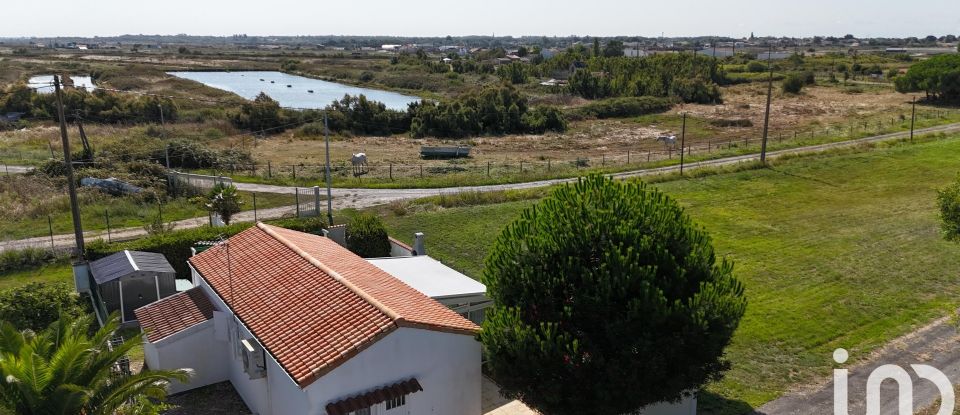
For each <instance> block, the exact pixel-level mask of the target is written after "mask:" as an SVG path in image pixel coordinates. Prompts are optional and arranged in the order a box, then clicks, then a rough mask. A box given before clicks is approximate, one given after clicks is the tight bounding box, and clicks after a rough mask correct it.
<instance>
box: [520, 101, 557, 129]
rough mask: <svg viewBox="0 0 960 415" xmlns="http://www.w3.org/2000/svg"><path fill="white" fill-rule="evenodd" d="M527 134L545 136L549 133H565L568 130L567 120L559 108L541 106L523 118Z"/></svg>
mask: <svg viewBox="0 0 960 415" xmlns="http://www.w3.org/2000/svg"><path fill="white" fill-rule="evenodd" d="M521 121H522V122H523V125H524V126H525V127H526V130H527V132H530V133H533V134H543V133H545V132H547V131H556V132H563V131H566V130H567V120H566V119H564V117H563V112H562V111H560V109H559V108H557V107H552V106H540V107H536V108H534V109H533V110H532V111H529V112H527V113H526V114H523V117H521Z"/></svg>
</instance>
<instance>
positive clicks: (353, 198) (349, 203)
mask: <svg viewBox="0 0 960 415" xmlns="http://www.w3.org/2000/svg"><path fill="white" fill-rule="evenodd" d="M941 132H942V133H951V132H960V123H955V124H946V125H941V126H937V127H930V128H924V129H920V130H916V134H917V135H922V134H932V133H941ZM909 135H910V133H909V131H908V132H898V133H890V134H883V135H878V136H872V137H866V138H860V139H856V140H849V141H841V142H836V143H828V144H819V145H813V146H806V147H798V148H793V149H787V150H777V151H771V152H768V153H767V157H768V158H770V159H775V158H777V157H782V156H784V155H791V154H803V153H816V152H821V151H826V150H830V149H835V148H844V147H853V146H857V145H860V144H864V143H871V142H879V141H887V140H894V139H899V138H903V137H906V136H909ZM759 159H760V154H759V153H754V154H746V155H742V156H734V157H725V158H720V159H714V160H707V161H701V162H696V163H689V164H687V165H685V167H684V170H685V171H689V170H695V169H699V168H705V167H721V166H728V165H735V164H738V163H746V162H751V161H755V160H759ZM3 167H4V168H6V169H9V171H10V172H11V173H14V172H19V173H24V172H27V171H30V170H31V169H32V168H31V167H26V166H12V165H11V166H3ZM679 170H680V166H677V165H674V166H666V167H659V168H653V169H641V170H634V171H627V172H621V173H614V174H610V175H609V176H610V177H613V178H618V179H621V178H629V177H642V176H651V175H658V174H667V173H672V172H676V171H679ZM0 173H2V171H0ZM576 180H577V179H576V178H567V179H552V180H539V181H534V182H525V183H511V184H498V185H487V186H460V187H446V188H434V189H348V188H337V189H333V190H332V194H333V208H334V209H343V208H358V209H359V208H365V207H370V206H377V205H383V204H387V203H390V202H392V201H395V200H403V199H416V198H421V197H428V196H436V195H440V194H455V193H462V192H491V191H499V190H521V189H532V188H538V187H545V186H552V185H557V184H562V183H570V182H575V181H576ZM234 184H236V186H237V189H239V190H244V191H250V192H262V193H279V194H294V193H295V192H296V189H297V188H296V187H289V186H275V185H268V184H255V183H234ZM294 213H295V207H293V206H288V207H280V208H273V209H264V210H260V211H258V214H257V219H276V218H280V217H284V216H292V215H293V214H294ZM234 221H236V222H248V221H253V212H243V213H240V214H238V215H237V216H235V217H234ZM206 223H208V220H207V218H206V217H202V218H194V219H186V220H181V221H177V222H175V223H174V226H175V229H185V228H194V227H198V226H202V225H204V224H206ZM87 235H89V236H87V239H88V240H89V239H104V238H106V233H105V232H88V233H87ZM144 235H146V231H145V230H144V229H142V228H139V227H138V228H126V229H118V230H114V231H113V234H112V238H113V239H114V240H124V239H135V238H138V237H142V236H144ZM50 246H53V247H55V248H67V247H70V246H73V235H72V234H66V235H54V237H53V242H52V243H51V240H50V237H48V236H46V237H37V238H28V239H21V240H15V241H4V242H0V251H4V250H7V249H18V248H24V247H50Z"/></svg>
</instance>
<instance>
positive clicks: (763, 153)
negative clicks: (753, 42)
mask: <svg viewBox="0 0 960 415" xmlns="http://www.w3.org/2000/svg"><path fill="white" fill-rule="evenodd" d="M772 57H773V51H772V50H771V49H768V50H767V66H768V67H770V76H769V78H768V80H767V110H766V112H764V114H763V141H762V142H761V144H760V164H763V165H766V164H767V133H768V132H769V131H770V99H771V97H772V96H773V60H772V59H771V58H772Z"/></svg>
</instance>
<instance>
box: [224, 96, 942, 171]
mask: <svg viewBox="0 0 960 415" xmlns="http://www.w3.org/2000/svg"><path fill="white" fill-rule="evenodd" d="M951 114H952V116H956V115H957V114H956V112H949V111H947V110H936V111H930V110H927V111H923V112H919V111H918V112H917V122H918V123H919V122H921V121H924V122H925V121H928V120H933V119H943V118H946V117H948V116H951ZM910 119H911V115H910V114H909V113H907V114H902V115H900V116H894V117H889V118H875V119H871V120H867V121H857V122H851V123H845V124H834V125H822V126H815V127H808V128H804V129H798V130H787V131H782V130H781V131H772V132H771V133H769V135H768V146H769V147H770V148H784V147H786V146H795V145H802V144H805V143H812V142H829V141H838V139H842V140H852V139H856V138H863V137H868V136H871V135H880V134H886V133H895V132H905V131H909V127H910V122H911V121H910ZM927 126H930V125H922V126H921V125H918V126H917V128H918V129H919V128H921V127H927ZM688 139H690V138H689V137H688ZM682 141H684V140H682V139H681V137H676V140H675V141H674V140H671V141H670V143H669V144H661V143H657V142H655V141H654V140H647V143H646V144H647V146H646V148H636V147H634V148H629V149H623V150H617V151H613V150H608V151H607V152H603V153H600V154H597V153H596V152H590V151H588V150H582V153H583V154H582V155H576V154H574V153H577V152H578V150H571V151H570V153H572V154H573V155H574V157H571V158H550V157H546V156H535V155H531V156H528V159H526V160H511V161H476V160H475V159H470V158H461V159H451V160H421V161H420V162H418V163H409V162H407V163H393V162H389V161H380V162H369V163H366V164H364V165H361V166H355V165H353V164H350V163H348V162H346V161H341V162H335V163H333V164H331V166H330V175H331V177H332V178H333V179H334V180H337V179H347V180H359V181H363V180H371V181H393V180H400V179H429V178H437V177H449V176H457V177H464V176H472V177H490V178H494V177H501V178H502V177H505V176H511V177H522V176H530V177H536V176H540V177H550V176H560V175H564V174H575V173H576V171H578V170H585V169H591V168H594V169H595V168H611V169H613V168H628V167H635V168H643V167H647V166H650V165H651V164H656V163H661V164H662V163H663V162H664V161H669V160H672V159H676V158H679V157H680V153H681V152H683V154H684V155H685V156H687V157H693V158H697V159H703V158H710V157H720V156H725V155H734V154H740V153H743V152H744V151H745V150H746V149H757V148H759V147H760V145H761V142H762V138H760V137H756V136H752V135H744V136H743V137H738V138H733V137H731V138H723V139H720V138H713V139H702V138H700V139H690V141H691V142H688V143H683V142H682ZM368 156H369V154H368ZM216 170H217V171H218V172H219V173H222V174H227V175H231V176H235V177H236V176H242V177H249V178H254V179H259V180H263V181H266V182H271V181H272V182H277V183H286V182H288V181H292V182H293V183H300V182H309V181H323V180H325V179H326V172H325V166H324V165H321V164H275V163H272V162H269V161H268V162H266V163H232V164H222V165H220V166H218V168H217V169H216Z"/></svg>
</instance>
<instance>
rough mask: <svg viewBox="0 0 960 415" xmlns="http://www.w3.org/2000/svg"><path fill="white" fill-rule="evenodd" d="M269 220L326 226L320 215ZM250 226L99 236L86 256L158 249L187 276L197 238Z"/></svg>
mask: <svg viewBox="0 0 960 415" xmlns="http://www.w3.org/2000/svg"><path fill="white" fill-rule="evenodd" d="M267 223H269V224H271V225H276V226H279V227H282V228H287V229H293V230H296V231H300V232H307V233H314V234H318V233H319V231H320V230H321V229H323V228H324V227H325V225H324V223H323V221H322V220H320V219H318V218H308V219H295V218H294V219H279V220H275V221H267ZM251 226H253V224H252V223H235V224H233V225H230V226H224V227H219V228H213V227H209V226H203V227H200V228H193V229H184V230H178V231H172V232H167V233H162V234H157V235H152V236H148V237H146V238H142V239H136V240H133V241H127V242H114V243H107V242H105V241H103V240H97V241H93V242H90V243H89V244H87V246H86V248H87V258H88V259H90V260H91V261H93V260H97V259H100V258H103V257H105V256H108V255H110V254H113V253H116V252H120V251H122V250H124V249H128V250H131V251H146V252H158V253H161V254H163V255H164V256H166V257H167V261H170V265H173V269H174V270H176V271H177V277H179V278H188V277H189V276H190V268H189V267H187V260H188V259H190V248H192V247H193V246H194V245H195V244H196V243H197V242H200V241H216V240H219V239H220V237H221V236H222V237H224V238H229V237H231V236H233V235H236V234H238V233H240V232H242V231H244V230H247V229H248V228H250V227H251Z"/></svg>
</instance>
